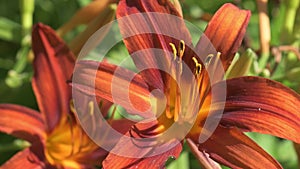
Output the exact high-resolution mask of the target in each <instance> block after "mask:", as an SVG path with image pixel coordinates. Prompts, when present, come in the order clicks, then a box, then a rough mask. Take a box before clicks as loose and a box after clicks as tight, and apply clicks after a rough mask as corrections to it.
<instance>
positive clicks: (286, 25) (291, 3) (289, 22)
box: [281, 0, 300, 43]
mask: <svg viewBox="0 0 300 169" xmlns="http://www.w3.org/2000/svg"><path fill="white" fill-rule="evenodd" d="M283 4H284V5H285V7H286V10H285V14H284V18H285V19H284V21H283V27H282V29H281V40H282V41H283V43H290V42H292V41H293V29H294V25H295V20H296V14H297V9H298V7H299V4H300V0H284V1H283Z"/></svg>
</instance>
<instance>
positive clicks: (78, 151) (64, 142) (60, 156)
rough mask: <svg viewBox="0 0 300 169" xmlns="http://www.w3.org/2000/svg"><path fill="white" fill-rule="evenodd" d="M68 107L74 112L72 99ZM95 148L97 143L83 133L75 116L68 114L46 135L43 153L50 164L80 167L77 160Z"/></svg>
mask: <svg viewBox="0 0 300 169" xmlns="http://www.w3.org/2000/svg"><path fill="white" fill-rule="evenodd" d="M91 105H92V104H91ZM70 109H71V111H72V112H73V113H74V111H75V110H74V106H73V103H72V101H71V103H70ZM90 109H93V108H92V107H91V108H90ZM96 148H97V145H96V144H95V143H94V142H93V141H92V140H90V138H89V137H88V136H87V135H86V134H85V133H84V131H83V129H82V128H81V127H80V124H79V123H78V122H77V121H76V119H75V117H74V116H71V115H68V116H65V117H64V118H62V119H61V121H60V123H59V124H58V125H57V127H56V128H55V129H54V131H53V132H52V133H51V134H50V135H49V136H48V138H47V142H46V150H45V154H46V158H47V160H48V161H49V163H50V164H52V165H55V166H57V167H62V166H63V167H70V168H80V165H79V163H77V160H78V159H80V158H82V157H84V156H85V155H86V154H89V153H91V152H92V151H94V150H95V149H96Z"/></svg>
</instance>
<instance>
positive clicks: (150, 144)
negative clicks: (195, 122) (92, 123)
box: [102, 121, 182, 169]
mask: <svg viewBox="0 0 300 169" xmlns="http://www.w3.org/2000/svg"><path fill="white" fill-rule="evenodd" d="M156 129H157V121H153V122H149V123H138V124H136V125H135V126H134V127H132V128H131V130H130V131H129V132H127V133H126V135H125V136H123V137H122V138H121V139H120V141H119V142H118V143H117V144H116V146H115V147H114V148H113V149H112V151H111V152H110V153H109V155H108V156H107V157H106V159H105V160H104V161H103V163H102V165H103V168H109V169H111V168H112V169H114V168H115V169H117V168H132V169H133V168H164V167H165V163H166V161H167V160H168V159H169V158H170V157H172V158H177V157H178V156H179V155H180V152H181V150H182V143H181V142H179V141H174V142H173V141H170V142H169V143H170V144H167V143H160V142H159V141H158V140H156V138H157V137H156V136H157V135H156V134H159V133H157V131H156Z"/></svg>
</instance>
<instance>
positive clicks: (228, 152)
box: [199, 126, 282, 168]
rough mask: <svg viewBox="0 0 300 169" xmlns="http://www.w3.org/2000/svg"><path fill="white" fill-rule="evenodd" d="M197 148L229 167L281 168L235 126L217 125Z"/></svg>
mask: <svg viewBox="0 0 300 169" xmlns="http://www.w3.org/2000/svg"><path fill="white" fill-rule="evenodd" d="M199 150H202V151H204V152H206V153H208V154H209V155H210V158H212V159H214V160H215V161H217V162H219V163H221V164H224V165H226V166H229V167H231V168H282V167H281V166H280V164H279V163H278V162H277V161H276V160H275V159H274V158H272V157H271V156H270V155H269V154H268V153H266V152H265V151H264V150H263V149H262V148H261V147H259V146H258V145H257V144H256V143H255V142H254V141H252V140H251V139H250V138H248V137H247V136H246V135H244V134H243V133H242V132H240V131H239V130H237V129H235V128H224V127H221V126H219V127H218V128H217V129H216V130H215V132H214V133H213V135H212V136H211V137H210V138H209V139H208V140H207V141H206V142H204V143H202V144H200V145H199Z"/></svg>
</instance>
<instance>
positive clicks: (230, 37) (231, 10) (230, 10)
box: [196, 3, 251, 71]
mask: <svg viewBox="0 0 300 169" xmlns="http://www.w3.org/2000/svg"><path fill="white" fill-rule="evenodd" d="M250 15H251V13H250V11H248V10H240V9H238V8H237V7H236V6H234V5H232V4H230V3H227V4H224V5H223V6H222V7H221V8H220V9H219V10H218V11H217V12H216V13H215V14H214V16H213V18H212V19H211V20H210V22H209V23H208V26H207V27H206V29H205V32H204V34H205V35H206V36H202V37H201V38H200V40H199V42H198V44H197V46H196V50H197V51H198V52H199V53H201V54H203V55H202V57H206V56H207V55H209V54H211V53H212V52H213V54H215V53H214V52H215V50H214V49H216V51H217V52H221V61H222V63H223V67H224V70H225V71H226V70H227V68H228V67H229V65H230V64H231V61H232V59H233V56H234V54H235V53H236V52H237V50H238V48H239V46H240V45H241V43H242V40H243V37H244V35H245V33H246V27H247V25H248V22H249V19H250ZM208 40H210V43H211V44H212V45H213V46H212V45H211V44H210V43H208V42H209V41H208ZM203 60H205V58H203Z"/></svg>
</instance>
